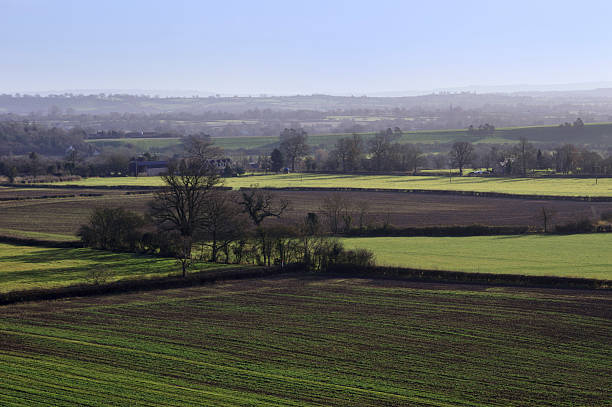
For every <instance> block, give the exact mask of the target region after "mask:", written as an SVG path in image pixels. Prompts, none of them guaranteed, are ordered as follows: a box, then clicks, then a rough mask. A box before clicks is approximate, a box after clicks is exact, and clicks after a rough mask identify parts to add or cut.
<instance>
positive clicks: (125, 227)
mask: <svg viewBox="0 0 612 407" xmlns="http://www.w3.org/2000/svg"><path fill="white" fill-rule="evenodd" d="M143 226H144V219H143V218H142V217H141V216H140V215H138V214H136V213H134V212H130V211H127V210H125V209H123V208H98V209H94V210H93V212H92V213H91V216H90V217H89V223H88V224H86V225H83V226H81V228H80V229H79V232H78V236H79V237H80V238H81V241H82V242H83V244H84V245H85V246H89V247H93V248H97V249H104V250H115V251H131V252H133V251H135V250H136V247H137V246H138V245H139V243H140V241H141V238H142V232H141V231H140V228H142V227H143Z"/></svg>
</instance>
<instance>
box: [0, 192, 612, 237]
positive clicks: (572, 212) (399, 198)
mask: <svg viewBox="0 0 612 407" xmlns="http://www.w3.org/2000/svg"><path fill="white" fill-rule="evenodd" d="M41 191H42V192H43V193H45V194H53V193H54V192H55V191H56V190H55V189H53V190H49V189H38V190H34V191H33V192H41ZM70 191H71V193H72V194H77V195H79V194H80V193H81V190H80V189H73V190H70ZM98 193H103V196H97V197H89V196H76V197H74V198H56V199H28V200H19V201H6V202H0V210H1V211H2V212H1V214H0V235H2V236H15V237H24V238H35V239H39V240H51V241H57V240H76V239H77V238H76V236H75V234H76V232H77V230H78V228H79V227H80V226H81V225H82V224H84V223H86V222H87V221H88V219H89V216H90V213H91V210H92V209H93V208H100V207H105V206H107V207H112V206H121V207H124V208H126V209H129V210H133V211H136V212H139V213H145V212H146V210H147V203H148V202H149V201H150V200H151V199H152V197H153V195H152V194H133V195H126V194H125V193H124V192H121V193H118V192H116V191H107V190H103V191H101V190H98ZM332 193H333V192H326V191H277V192H276V195H278V196H279V197H282V198H283V199H286V200H288V201H289V202H290V205H289V208H288V210H287V212H286V213H285V214H284V215H283V219H282V220H281V221H282V222H287V221H289V222H301V221H302V220H303V219H304V216H305V214H306V213H308V212H319V213H320V214H321V209H320V208H321V204H322V202H323V200H324V199H325V197H327V196H329V195H330V194H332ZM342 194H343V195H344V196H346V198H347V199H348V200H349V202H351V203H353V204H355V205H356V204H361V203H364V202H365V203H367V207H366V213H365V215H364V217H363V222H364V224H365V225H370V226H374V227H376V226H379V227H380V226H381V225H382V224H383V223H384V222H386V221H389V222H390V223H391V224H392V225H394V226H397V227H418V226H435V225H470V224H474V223H479V224H486V225H495V226H525V225H532V226H535V227H542V222H541V220H540V219H539V218H538V214H539V213H540V211H541V209H542V207H544V206H545V207H548V208H553V209H554V210H555V212H556V214H555V217H554V218H553V220H552V222H556V223H563V222H569V221H575V220H576V219H580V218H583V217H595V218H596V217H599V215H600V214H601V213H603V212H606V211H610V210H612V202H581V201H580V202H573V201H541V200H527V199H525V200H517V199H500V198H483V197H473V196H457V195H437V194H399V193H392V192H371V191H366V192H342ZM354 210H355V211H357V209H354ZM321 216H322V218H321V219H322V220H323V219H324V217H323V215H322V214H321ZM353 218H354V222H355V225H354V226H356V227H357V226H359V225H358V224H357V222H358V219H359V215H358V213H357V212H355V215H354V217H353ZM270 221H274V220H270ZM266 222H268V221H266Z"/></svg>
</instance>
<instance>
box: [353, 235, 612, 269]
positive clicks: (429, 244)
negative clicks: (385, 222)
mask: <svg viewBox="0 0 612 407" xmlns="http://www.w3.org/2000/svg"><path fill="white" fill-rule="evenodd" d="M342 242H343V243H344V244H345V245H346V247H348V248H356V247H359V248H367V249H370V250H372V251H373V252H374V253H375V254H376V262H377V263H378V264H379V265H389V266H401V267H410V268H417V269H426V270H446V271H465V272H475V273H503V274H525V275H534V276H557V277H581V278H595V279H601V280H612V252H611V251H610V250H608V248H609V247H611V246H612V234H607V233H606V234H604V233H602V234H580V235H567V236H563V235H561V236H560V235H527V236H525V235H516V236H474V237H368V238H347V239H342Z"/></svg>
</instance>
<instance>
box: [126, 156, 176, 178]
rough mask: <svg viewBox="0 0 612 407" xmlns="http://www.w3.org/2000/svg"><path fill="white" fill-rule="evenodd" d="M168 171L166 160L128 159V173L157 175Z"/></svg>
mask: <svg viewBox="0 0 612 407" xmlns="http://www.w3.org/2000/svg"><path fill="white" fill-rule="evenodd" d="M166 171H168V161H138V160H134V161H130V167H129V173H130V175H134V176H139V175H145V176H148V177H153V176H157V175H160V174H163V173H164V172H166Z"/></svg>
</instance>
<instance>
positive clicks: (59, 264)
mask: <svg viewBox="0 0 612 407" xmlns="http://www.w3.org/2000/svg"><path fill="white" fill-rule="evenodd" d="M224 267H225V266H224V265H221V264H208V263H201V264H197V268H198V269H207V268H210V269H213V268H215V269H222V268H224ZM92 270H107V271H108V274H107V277H106V278H107V281H109V282H110V281H116V280H121V279H125V278H142V277H145V278H146V277H154V276H158V277H159V276H166V275H169V274H178V273H179V272H180V266H179V265H177V264H176V260H175V259H167V258H160V257H152V256H145V255H136V254H131V253H112V252H107V251H102V250H92V249H58V248H48V247H31V246H15V245H9V244H2V243H0V293H3V292H4V293H6V292H9V291H16V290H29V289H34V288H56V287H64V286H68V285H72V284H83V283H92V281H90V278H91V271H92Z"/></svg>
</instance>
